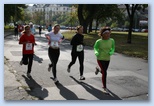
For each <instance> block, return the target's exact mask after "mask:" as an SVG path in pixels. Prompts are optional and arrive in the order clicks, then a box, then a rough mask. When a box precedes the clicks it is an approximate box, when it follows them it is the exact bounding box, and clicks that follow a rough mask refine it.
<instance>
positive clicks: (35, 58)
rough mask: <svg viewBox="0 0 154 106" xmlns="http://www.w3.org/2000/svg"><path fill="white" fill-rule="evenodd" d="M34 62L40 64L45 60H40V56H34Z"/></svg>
mask: <svg viewBox="0 0 154 106" xmlns="http://www.w3.org/2000/svg"><path fill="white" fill-rule="evenodd" d="M33 60H34V61H38V63H42V61H43V59H42V58H40V57H39V56H37V55H35V54H34V58H33Z"/></svg>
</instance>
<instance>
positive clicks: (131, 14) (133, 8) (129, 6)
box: [125, 4, 148, 44]
mask: <svg viewBox="0 0 154 106" xmlns="http://www.w3.org/2000/svg"><path fill="white" fill-rule="evenodd" d="M125 6H126V9H127V13H128V17H129V32H128V37H127V43H129V44H131V37H132V28H133V23H134V14H135V11H136V10H137V9H142V10H144V9H145V8H146V7H147V6H148V5H146V4H125Z"/></svg>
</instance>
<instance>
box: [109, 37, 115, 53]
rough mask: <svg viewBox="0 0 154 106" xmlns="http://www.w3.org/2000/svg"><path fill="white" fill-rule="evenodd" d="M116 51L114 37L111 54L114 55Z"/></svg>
mask: <svg viewBox="0 0 154 106" xmlns="http://www.w3.org/2000/svg"><path fill="white" fill-rule="evenodd" d="M114 51H115V41H114V39H112V48H111V49H110V52H109V54H110V55H113V54H114Z"/></svg>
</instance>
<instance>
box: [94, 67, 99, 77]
mask: <svg viewBox="0 0 154 106" xmlns="http://www.w3.org/2000/svg"><path fill="white" fill-rule="evenodd" d="M98 72H100V71H99V68H98V67H96V71H95V74H96V75H97V74H98Z"/></svg>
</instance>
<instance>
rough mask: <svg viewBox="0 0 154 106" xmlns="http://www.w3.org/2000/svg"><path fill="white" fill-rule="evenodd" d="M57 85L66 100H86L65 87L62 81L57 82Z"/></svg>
mask: <svg viewBox="0 0 154 106" xmlns="http://www.w3.org/2000/svg"><path fill="white" fill-rule="evenodd" d="M56 86H57V88H58V89H59V90H60V94H61V95H62V96H63V97H64V98H65V99H66V100H84V99H81V98H78V97H77V95H76V94H75V93H73V92H72V91H71V90H69V89H67V88H66V87H64V86H63V85H62V84H61V83H57V84H56Z"/></svg>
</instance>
